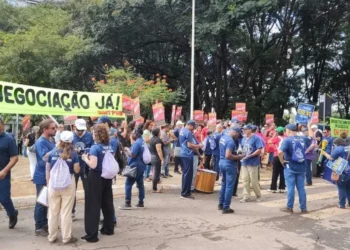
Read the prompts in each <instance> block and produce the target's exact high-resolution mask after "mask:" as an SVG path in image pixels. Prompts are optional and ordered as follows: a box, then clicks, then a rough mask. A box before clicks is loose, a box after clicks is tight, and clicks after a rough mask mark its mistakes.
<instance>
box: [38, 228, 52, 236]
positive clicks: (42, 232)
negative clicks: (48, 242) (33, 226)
mask: <svg viewBox="0 0 350 250" xmlns="http://www.w3.org/2000/svg"><path fill="white" fill-rule="evenodd" d="M35 235H36V236H41V237H47V236H48V235H49V233H48V232H47V231H46V230H45V229H44V228H40V229H37V230H35Z"/></svg>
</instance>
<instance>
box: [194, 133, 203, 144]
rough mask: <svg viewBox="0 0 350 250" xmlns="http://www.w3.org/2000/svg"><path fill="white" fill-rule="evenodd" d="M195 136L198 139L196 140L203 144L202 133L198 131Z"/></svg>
mask: <svg viewBox="0 0 350 250" xmlns="http://www.w3.org/2000/svg"><path fill="white" fill-rule="evenodd" d="M194 136H195V137H196V139H197V141H198V142H199V143H201V142H202V132H198V131H196V132H195V133H194Z"/></svg>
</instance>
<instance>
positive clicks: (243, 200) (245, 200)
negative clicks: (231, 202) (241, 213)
mask: <svg viewBox="0 0 350 250" xmlns="http://www.w3.org/2000/svg"><path fill="white" fill-rule="evenodd" d="M248 201H249V199H245V198H243V199H242V200H240V202H241V203H246V202H248Z"/></svg>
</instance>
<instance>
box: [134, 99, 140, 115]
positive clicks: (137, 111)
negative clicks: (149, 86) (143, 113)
mask: <svg viewBox="0 0 350 250" xmlns="http://www.w3.org/2000/svg"><path fill="white" fill-rule="evenodd" d="M133 101H134V106H133V109H134V120H136V119H138V118H139V117H140V99H139V98H138V97H136V98H135V99H134V100H133Z"/></svg>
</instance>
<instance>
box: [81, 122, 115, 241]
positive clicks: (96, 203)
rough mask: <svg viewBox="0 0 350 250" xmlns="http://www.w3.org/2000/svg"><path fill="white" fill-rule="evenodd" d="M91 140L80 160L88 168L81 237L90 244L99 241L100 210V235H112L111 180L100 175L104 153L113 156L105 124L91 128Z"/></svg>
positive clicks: (112, 206)
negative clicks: (88, 148)
mask: <svg viewBox="0 0 350 250" xmlns="http://www.w3.org/2000/svg"><path fill="white" fill-rule="evenodd" d="M93 138H94V141H95V144H94V145H93V146H92V147H91V148H90V151H89V154H83V155H82V159H83V161H85V162H86V164H87V165H88V166H89V167H90V169H89V173H88V180H87V192H86V200H85V216H84V220H85V232H86V235H85V236H84V237H82V240H85V241H87V242H90V243H95V242H97V241H99V238H98V225H99V221H100V210H101V209H102V213H103V217H104V220H103V225H102V228H101V230H100V233H101V234H103V235H113V234H114V224H113V217H114V215H115V213H114V205H113V192H112V180H111V179H105V178H103V177H102V176H101V174H102V163H103V159H104V156H105V153H106V152H107V151H109V152H110V153H112V154H114V152H113V151H112V149H111V147H110V144H109V140H110V137H109V128H108V126H107V125H106V124H96V125H95V126H94V127H93Z"/></svg>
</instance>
